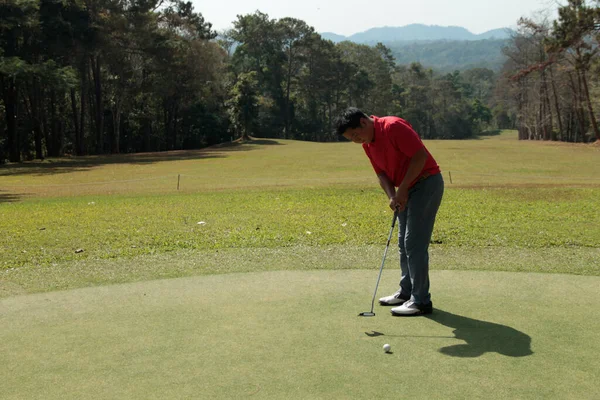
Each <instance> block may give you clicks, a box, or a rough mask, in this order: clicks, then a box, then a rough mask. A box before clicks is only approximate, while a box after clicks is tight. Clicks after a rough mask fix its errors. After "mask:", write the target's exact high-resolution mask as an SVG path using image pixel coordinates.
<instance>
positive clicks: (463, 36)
mask: <svg viewBox="0 0 600 400" xmlns="http://www.w3.org/2000/svg"><path fill="white" fill-rule="evenodd" d="M510 34H511V30H510V29H508V28H506V29H494V30H491V31H488V32H484V33H482V34H479V35H476V34H474V33H472V32H470V31H468V30H467V29H465V28H462V27H459V26H438V25H423V24H412V25H407V26H401V27H388V26H386V27H382V28H372V29H369V30H367V31H365V32H360V33H355V34H354V35H352V36H343V35H338V34H336V33H332V32H324V33H321V37H323V38H324V39H328V40H331V41H333V42H335V43H338V42H342V41H344V40H349V41H351V42H355V43H365V44H372V43H377V42H382V43H386V42H396V41H420V40H483V39H508V38H509V37H510Z"/></svg>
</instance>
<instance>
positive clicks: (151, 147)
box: [0, 0, 598, 162]
mask: <svg viewBox="0 0 600 400" xmlns="http://www.w3.org/2000/svg"><path fill="white" fill-rule="evenodd" d="M571 3H577V1H575V0H573V1H570V2H569V4H570V5H571ZM591 9H593V10H595V12H596V13H597V10H598V8H597V7H596V8H591ZM562 15H563V14H562V13H561V16H562ZM594 15H595V17H594V18H596V19H594V21H595V23H596V24H597V22H598V19H597V14H594ZM561 18H562V17H561ZM586 21H587V20H586ZM529 22H530V21H529ZM529 22H528V25H526V24H525V23H524V25H522V26H523V27H524V28H523V30H522V31H520V33H519V36H518V37H515V38H513V41H512V43H514V44H516V43H517V42H518V43H519V46H520V47H518V49H523V50H518V51H517V50H515V48H517V47H516V45H511V46H509V48H507V50H506V52H507V56H508V58H509V60H510V61H509V62H507V64H506V65H505V68H504V70H503V72H502V73H500V74H497V73H495V72H494V71H492V70H489V69H485V68H475V69H470V70H466V71H456V72H453V73H437V72H435V71H434V70H433V69H431V68H427V67H425V66H423V65H421V64H419V63H412V64H408V65H399V64H398V63H397V62H396V59H395V58H394V56H393V55H392V52H391V51H390V49H389V48H388V47H386V46H385V45H383V44H381V43H380V44H377V45H375V46H368V45H359V44H355V43H351V42H342V43H338V44H334V43H333V42H331V41H328V40H324V39H323V38H321V36H320V35H319V34H318V33H316V32H315V30H314V28H312V27H310V26H309V25H307V24H306V23H305V22H304V21H301V20H298V19H294V18H282V19H278V20H277V19H271V18H269V16H268V15H267V14H264V13H261V12H260V11H256V12H255V13H253V14H248V15H240V16H238V17H237V20H236V21H234V22H233V28H232V29H230V30H228V31H225V32H220V33H217V32H215V31H214V30H213V29H212V25H211V24H210V22H208V21H206V20H205V19H204V17H203V16H202V14H201V13H200V12H197V11H196V10H194V8H193V6H192V4H191V3H190V2H185V1H182V0H4V1H3V2H1V3H0V92H1V95H2V96H1V99H0V162H3V161H4V160H6V159H8V160H9V161H11V162H19V161H22V160H30V159H43V158H45V157H59V156H63V155H67V154H69V155H86V154H109V153H111V154H116V153H131V152H148V151H165V150H177V149H195V148H202V147H206V146H210V145H213V144H217V143H221V142H224V141H230V140H232V139H234V138H248V137H250V136H259V137H267V138H287V139H298V140H312V141H335V140H338V138H337V137H336V136H335V135H334V134H333V130H332V125H333V121H334V119H335V118H336V116H337V115H338V113H339V111H340V110H342V109H344V108H346V107H347V106H350V105H352V106H357V107H360V108H362V109H363V110H364V111H366V112H368V113H371V114H375V115H399V116H401V117H403V118H405V119H407V120H409V121H410V122H411V123H412V124H413V126H414V127H415V129H416V130H417V131H418V132H419V133H420V134H421V135H422V136H423V137H424V138H426V139H433V138H448V139H463V138H470V137H473V136H474V135H478V134H480V133H481V132H482V131H484V130H486V129H491V128H502V129H505V128H514V127H517V128H518V129H519V131H520V132H527V133H528V135H527V136H528V138H534V137H535V138H537V137H539V136H540V132H546V133H544V135H546V136H543V135H542V136H543V137H544V138H558V139H561V140H565V139H571V140H583V138H584V137H585V132H588V130H586V128H587V126H588V125H589V124H592V121H593V118H591V117H590V115H593V112H592V113H591V114H590V112H589V108H588V107H587V106H588V105H589V104H592V102H591V100H590V101H589V102H586V101H585V90H584V82H586V83H589V84H588V86H590V85H592V86H593V84H594V82H596V83H597V80H594V79H589V76H587V75H585V74H584V73H583V71H587V73H588V74H590V73H591V72H590V70H589V69H588V70H585V67H587V68H592V66H593V65H595V64H594V63H595V62H597V59H596V58H595V55H593V56H589V57H588V56H585V57H583V56H582V58H583V60H585V62H583V61H582V60H579V61H577V59H575V58H574V56H573V54H574V53H573V51H574V50H573V48H572V47H569V46H573V45H574V44H573V43H575V42H574V41H573V39H572V33H568V32H570V31H568V30H569V29H571V30H576V29H579V28H577V26H579V25H578V24H580V23H581V24H583V22H582V21H579V20H577V23H575V26H571V25H573V23H572V22H569V23H566V22H563V20H562V19H561V20H559V21H558V22H557V25H556V27H553V29H548V32H552V35H551V34H550V33H548V34H547V36H548V37H552V38H554V40H555V41H554V42H549V41H548V42H547V41H546V40H545V39H544V40H542V39H539V38H538V36H537V35H540V33H539V32H538V30H536V31H535V33H532V32H530V31H527V29H533V28H531V27H533V26H536V27H537V26H538V25H537V24H534V23H533V22H531V23H530V24H529ZM569 24H571V25H569ZM558 27H562V28H561V29H562V30H561V31H560V32H563V31H564V32H567V33H565V34H564V35H565V37H566V38H563V39H560V38H561V36H559V35H558V34H556V35H554V33H555V32H558V30H557V29H558ZM586 32H587V33H585V34H584V33H582V36H581V41H580V43H583V44H581V46H584V45H585V46H591V47H590V48H584V47H581V48H578V49H579V50H578V51H579V53H581V52H583V51H584V50H585V49H587V50H585V51H586V52H584V53H583V54H589V53H591V52H592V49H595V48H597V45H593V44H590V40H589V39H590V37H591V36H590V32H591V31H589V30H588V31H586ZM532 38H536V40H537V39H539V40H540V43H541V44H540V45H539V46H542V47H543V49H544V52H545V54H546V55H547V59H546V60H544V61H540V62H539V63H537V64H535V67H534V64H532V60H533V58H532V54H533V52H534V49H535V48H534V47H532V46H533V45H534V43H536V42H535V40H533V39H532ZM561 40H562V41H561ZM522 43H525V44H522ZM549 43H552V44H553V46H554V47H552V46H551V45H550V44H549ZM594 46H595V47H594ZM540 51H541V50H540V48H538V53H536V54H537V55H538V56H539V57H541V52H540ZM575 54H578V53H577V51H575ZM586 57H587V58H586ZM515 60H519V61H518V62H517V61H515ZM549 61H552V62H549ZM571 62H572V63H573V64H570V63H571ZM544 63H548V65H547V66H545V67H541V66H542V65H544ZM559 65H562V67H563V69H559V68H558V67H559ZM577 66H579V67H577ZM549 68H553V70H552V71H550V70H549ZM568 68H571V70H568ZM577 68H579V69H577ZM551 75H553V76H554V78H548V77H549V76H551ZM569 76H571V77H572V79H571V80H572V82H573V84H574V85H572V86H569V85H566V84H564V83H565V82H567V81H564V80H563V79H564V78H565V77H569ZM544 77H545V78H544ZM586 78H588V79H586ZM543 79H546V80H545V81H544V80H543ZM535 82H538V83H535ZM540 82H541V83H540ZM544 82H545V83H544ZM559 82H562V84H561V85H559ZM590 82H591V83H590ZM541 87H543V89H540V88H541ZM525 88H526V90H525ZM575 89H577V91H576V92H575V91H574V92H573V93H576V96H575V95H573V96H571V98H572V100H571V101H572V102H571V103H570V102H569V100H568V95H569V93H570V92H569V90H575ZM588 89H589V90H592V89H593V88H588ZM536 90H537V92H536ZM553 90H556V92H553ZM534 92H535V96H534ZM536 96H537V97H536ZM591 97H592V95H590V96H589V98H591ZM536 98H537V100H536ZM575 100H577V102H575ZM536 101H537V102H536ZM556 102H558V103H559V108H560V112H556V111H554V110H556V109H557V108H556V104H555V103H556ZM538 103H539V104H538ZM540 104H543V105H540ZM591 107H592V108H593V107H594V104H592V105H591ZM536 110H537V111H536ZM539 110H542V111H539ZM586 110H587V113H586ZM535 112H537V114H535ZM534 114H535V115H534ZM559 115H560V117H559ZM557 117H558V118H557ZM532 122H535V124H533V125H532ZM544 126H545V128H544ZM529 132H535V134H530V133H529ZM553 132H554V133H553ZM522 136H523V137H525V134H523V135H522Z"/></svg>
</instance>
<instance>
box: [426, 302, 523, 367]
mask: <svg viewBox="0 0 600 400" xmlns="http://www.w3.org/2000/svg"><path fill="white" fill-rule="evenodd" d="M427 318H429V319H430V320H432V321H435V322H437V323H439V324H442V325H444V326H447V327H450V328H454V331H453V333H454V335H455V338H456V339H459V340H464V341H465V342H466V343H464V344H456V345H452V346H447V347H442V348H441V349H440V350H439V351H440V353H442V354H445V355H448V356H452V357H462V358H472V357H479V356H482V355H484V354H485V353H499V354H502V355H505V356H508V357H526V356H530V355H532V354H533V351H531V337H529V336H528V335H526V334H525V333H523V332H521V331H518V330H516V329H514V328H511V327H509V326H505V325H500V324H495V323H493V322H487V321H480V320H477V319H473V318H468V317H463V316H461V315H456V314H452V313H450V312H447V311H443V310H440V309H437V308H436V309H434V311H433V313H432V314H430V315H427Z"/></svg>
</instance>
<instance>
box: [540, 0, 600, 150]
mask: <svg viewBox="0 0 600 400" xmlns="http://www.w3.org/2000/svg"><path fill="white" fill-rule="evenodd" d="M598 10H599V9H598V7H596V8H593V7H591V6H588V5H587V4H586V1H585V0H568V4H567V5H565V6H562V7H559V9H558V14H559V17H558V21H554V29H553V35H552V38H551V39H549V40H548V44H549V51H550V52H551V53H553V54H557V53H563V54H564V56H565V58H566V59H567V60H568V61H569V63H570V64H571V65H572V66H573V68H574V70H575V71H574V72H575V76H576V78H577V84H578V85H580V86H581V88H582V94H583V101H584V102H585V104H586V106H587V112H588V118H589V120H590V122H591V125H592V132H593V134H594V135H595V136H596V139H597V140H600V129H599V127H598V122H597V120H596V116H595V113H594V109H593V105H592V100H591V97H590V91H589V83H588V77H587V75H588V72H589V70H590V67H591V65H592V62H593V60H594V58H595V57H596V56H597V55H598V52H599V51H600V49H599V47H598V46H594V45H593V44H592V43H591V42H590V39H591V37H592V35H594V34H596V35H597V34H599V33H600V15H599V11H598Z"/></svg>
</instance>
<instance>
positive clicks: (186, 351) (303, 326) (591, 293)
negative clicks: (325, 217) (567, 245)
mask: <svg viewBox="0 0 600 400" xmlns="http://www.w3.org/2000/svg"><path fill="white" fill-rule="evenodd" d="M375 276H376V273H375V271H321V272H315V271H313V272H293V271H292V272H268V273H251V274H229V275H215V276H207V277H197V278H184V279H173V280H161V281H152V282H144V283H137V284H126V285H115V286H110V287H102V288H88V289H78V290H73V291H66V292H55V293H47V294H39V295H30V296H20V297H13V298H10V299H4V300H1V301H0V325H2V326H3V329H2V331H1V333H0V353H1V354H3V364H4V365H5V368H3V369H2V372H0V392H1V393H2V394H3V396H2V398H3V399H22V398H44V399H88V398H90V399H91V398H122V399H164V398H203V399H221V398H222V399H231V398H240V397H249V396H255V397H256V398H267V399H282V398H385V397H388V396H391V395H393V394H394V393H397V392H398V391H399V390H400V391H401V392H402V393H403V396H404V397H406V398H419V399H434V398H444V399H465V398H469V399H474V398H487V399H506V398H513V399H515V398H528V399H530V398H540V399H593V398H598V396H600V389H598V385H597V382H598V379H600V373H599V371H600V361H599V359H598V357H597V354H598V352H599V351H600V344H599V342H598V340H597V332H598V330H599V329H600V293H599V292H598V290H597V289H598V287H599V285H600V278H598V277H578V276H566V275H547V274H523V273H490V272H460V271H439V272H435V273H433V274H432V282H433V289H434V297H433V300H434V306H437V307H436V310H435V311H434V314H432V315H431V316H429V317H427V318H397V317H392V316H391V315H390V314H389V312H388V308H384V307H379V306H377V307H376V309H375V311H376V312H377V316H376V317H374V318H359V317H357V314H358V313H359V312H361V311H365V310H367V309H368V308H369V306H370V293H371V292H372V288H373V282H374V278H375ZM397 278H398V271H386V272H385V274H384V277H383V282H382V283H383V286H382V287H383V290H388V291H389V290H390V289H392V288H393V287H394V286H395V284H396V280H397ZM574 294H576V296H577V298H576V299H572V298H571V296H572V295H574ZM575 305H576V306H575ZM385 343H389V344H391V346H392V354H385V353H384V352H383V351H382V346H383V344H385ZM6 366H8V368H6Z"/></svg>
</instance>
